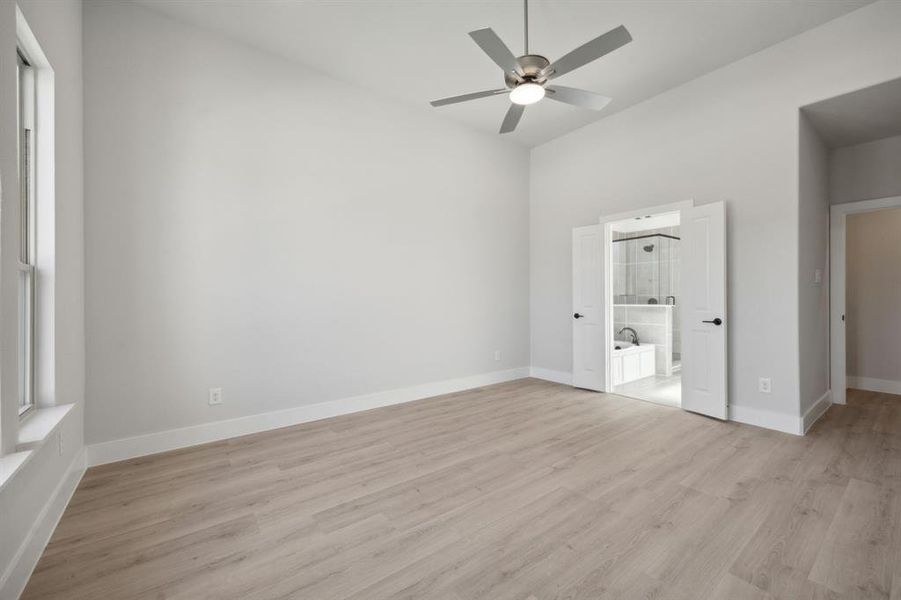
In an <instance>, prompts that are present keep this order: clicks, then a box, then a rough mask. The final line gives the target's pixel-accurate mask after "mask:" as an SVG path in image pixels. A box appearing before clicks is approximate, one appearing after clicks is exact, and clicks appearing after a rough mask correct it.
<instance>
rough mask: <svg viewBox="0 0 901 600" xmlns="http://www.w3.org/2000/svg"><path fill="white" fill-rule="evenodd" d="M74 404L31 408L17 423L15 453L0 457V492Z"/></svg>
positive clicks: (54, 429)
mask: <svg viewBox="0 0 901 600" xmlns="http://www.w3.org/2000/svg"><path fill="white" fill-rule="evenodd" d="M73 406H75V405H74V404H63V405H61V406H50V407H48V408H33V409H31V410H30V411H29V412H28V414H27V415H26V416H25V417H24V418H23V419H22V420H21V421H20V422H19V441H18V443H17V444H16V451H15V452H13V453H11V454H7V455H5V456H0V490H2V489H3V488H4V487H6V485H7V484H8V483H9V482H10V481H12V479H13V477H15V475H16V473H18V472H19V471H21V470H22V468H23V467H24V466H25V465H26V463H28V461H29V460H30V459H31V457H32V456H34V452H35V450H37V449H38V448H40V447H41V445H43V443H44V442H45V441H47V438H49V437H50V436H51V435H52V434H53V432H54V431H56V430H57V428H58V427H59V424H60V423H62V422H63V419H65V418H66V415H67V414H69V411H70V410H72V407H73Z"/></svg>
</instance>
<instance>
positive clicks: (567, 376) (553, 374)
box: [529, 367, 573, 385]
mask: <svg viewBox="0 0 901 600" xmlns="http://www.w3.org/2000/svg"><path fill="white" fill-rule="evenodd" d="M529 374H530V376H531V377H534V378H535V379H544V380H545V381H553V382H554V383H562V384H563V385H572V384H573V374H572V373H569V372H567V371H554V370H553V369H544V368H542V367H531V368H529Z"/></svg>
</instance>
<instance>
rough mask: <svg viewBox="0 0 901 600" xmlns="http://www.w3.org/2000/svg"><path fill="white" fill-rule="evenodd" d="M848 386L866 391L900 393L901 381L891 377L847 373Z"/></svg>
mask: <svg viewBox="0 0 901 600" xmlns="http://www.w3.org/2000/svg"><path fill="white" fill-rule="evenodd" d="M848 387H849V388H854V389H857V390H866V391H868V392H883V393H885V394H901V381H892V380H891V379H876V378H875V377H857V376H856V375H848Z"/></svg>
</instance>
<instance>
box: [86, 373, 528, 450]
mask: <svg viewBox="0 0 901 600" xmlns="http://www.w3.org/2000/svg"><path fill="white" fill-rule="evenodd" d="M528 376H529V369H528V367H520V368H516V369H508V370H506V371H494V372H491V373H483V374H481V375H473V376H470V377H461V378H458V379H448V380H445V381H437V382H433V383H426V384H422V385H416V386H412V387H407V388H401V389H397V390H389V391H385V392H376V393H374V394H365V395H362V396H353V397H350V398H341V399H338V400H331V401H328V402H320V403H318V404H309V405H306V406H298V407H296V408H289V409H286V410H279V411H274V412H268V413H260V414H256V415H249V416H246V417H239V418H236V419H228V420H224V421H213V422H211V423H202V424H200V425H193V426H191V427H182V428H179V429H169V430H166V431H158V432H155V433H148V434H145V435H139V436H135V437H129V438H123V439H118V440H112V441H109V442H101V443H98V444H91V445H90V446H88V465H89V466H96V465H102V464H106V463H111V462H116V461H120V460H126V459H129V458H137V457H139V456H146V455H148V454H156V453H158V452H166V451H168V450H176V449H178V448H186V447H188V446H196V445H197V444H205V443H207V442H215V441H219V440H224V439H228V438H233V437H238V436H241V435H248V434H251V433H258V432H260V431H268V430H270V429H279V428H281V427H289V426H291V425H297V424H299V423H307V422H309V421H318V420H319V419H327V418H329V417H337V416H339V415H346V414H349V413H354V412H359V411H362V410H369V409H372V408H379V407H381V406H389V405H392V404H401V403H404V402H411V401H413V400H422V399H423V398H430V397H432V396H440V395H442V394H451V393H453V392H460V391H463V390H469V389H473V388H477V387H481V386H484V385H492V384H495V383H503V382H505V381H513V380H515V379H522V378H524V377H528Z"/></svg>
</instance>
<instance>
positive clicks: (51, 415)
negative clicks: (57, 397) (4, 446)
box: [16, 404, 75, 453]
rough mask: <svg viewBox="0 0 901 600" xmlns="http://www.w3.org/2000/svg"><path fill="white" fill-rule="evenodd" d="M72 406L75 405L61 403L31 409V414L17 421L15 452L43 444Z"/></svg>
mask: <svg viewBox="0 0 901 600" xmlns="http://www.w3.org/2000/svg"><path fill="white" fill-rule="evenodd" d="M73 406H75V405H74V404H62V405H60V406H50V407H47V408H34V409H32V410H31V414H29V415H28V416H26V417H25V418H24V419H22V421H21V422H20V423H19V441H18V443H17V444H16V453H19V452H23V451H25V450H33V449H35V448H37V447H39V446H40V445H41V444H43V443H44V441H45V440H46V439H47V438H48V437H50V435H51V434H52V433H53V432H54V431H56V428H57V427H59V424H60V423H62V421H63V419H64V418H65V417H66V415H67V414H69V411H70V410H72V407H73Z"/></svg>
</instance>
